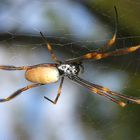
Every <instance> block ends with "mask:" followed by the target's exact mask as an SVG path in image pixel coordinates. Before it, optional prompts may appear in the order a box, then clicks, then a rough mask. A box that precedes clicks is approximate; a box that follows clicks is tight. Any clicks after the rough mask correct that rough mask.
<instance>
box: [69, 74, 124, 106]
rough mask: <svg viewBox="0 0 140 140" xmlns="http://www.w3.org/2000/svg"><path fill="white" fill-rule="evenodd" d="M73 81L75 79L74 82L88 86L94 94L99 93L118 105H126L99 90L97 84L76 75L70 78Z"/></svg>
mask: <svg viewBox="0 0 140 140" xmlns="http://www.w3.org/2000/svg"><path fill="white" fill-rule="evenodd" d="M71 80H73V81H75V82H76V83H78V84H80V85H82V86H84V87H86V88H88V89H89V90H90V91H91V92H92V93H96V94H99V95H101V96H104V97H106V98H108V99H109V100H111V101H113V102H115V103H117V104H118V105H120V106H121V107H124V106H126V103H125V102H123V101H120V100H117V99H116V98H114V97H112V96H110V95H108V94H107V93H106V92H105V91H103V90H101V89H99V88H98V86H95V85H94V84H92V83H90V82H88V81H86V80H83V79H81V78H80V77H78V76H73V77H72V79H71Z"/></svg>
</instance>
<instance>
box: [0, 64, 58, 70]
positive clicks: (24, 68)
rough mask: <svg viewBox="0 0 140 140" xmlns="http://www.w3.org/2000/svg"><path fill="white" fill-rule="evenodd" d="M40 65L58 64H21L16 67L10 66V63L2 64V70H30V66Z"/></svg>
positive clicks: (0, 66)
mask: <svg viewBox="0 0 140 140" xmlns="http://www.w3.org/2000/svg"><path fill="white" fill-rule="evenodd" d="M40 66H56V64H47V63H43V64H37V65H33V66H21V67H16V66H10V65H0V69H1V70H28V69H30V68H35V67H40Z"/></svg>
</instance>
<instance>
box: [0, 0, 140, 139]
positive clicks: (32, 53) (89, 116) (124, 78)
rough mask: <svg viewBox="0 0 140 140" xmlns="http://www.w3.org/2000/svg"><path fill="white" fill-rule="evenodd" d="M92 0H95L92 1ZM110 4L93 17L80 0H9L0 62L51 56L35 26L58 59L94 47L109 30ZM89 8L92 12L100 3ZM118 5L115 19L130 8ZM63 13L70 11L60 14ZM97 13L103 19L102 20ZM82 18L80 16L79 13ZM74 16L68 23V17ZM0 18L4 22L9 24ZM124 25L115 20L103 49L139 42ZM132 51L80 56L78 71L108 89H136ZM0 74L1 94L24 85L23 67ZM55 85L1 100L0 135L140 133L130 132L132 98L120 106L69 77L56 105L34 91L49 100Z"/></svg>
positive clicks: (137, 71)
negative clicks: (112, 42)
mask: <svg viewBox="0 0 140 140" xmlns="http://www.w3.org/2000/svg"><path fill="white" fill-rule="evenodd" d="M7 2H9V1H7ZM100 2H102V1H101V0H100ZM126 3H127V4H128V5H134V4H136V5H140V3H139V1H135V2H134V1H133V2H132V1H130V0H126ZM23 4H24V5H25V6H24V8H23V10H19V8H16V7H20V6H21V5H23ZM115 4H116V3H115V1H114V4H113V5H112V7H110V8H109V9H108V10H107V13H106V14H105V13H103V11H101V16H99V17H98V16H97V15H94V16H93V15H91V12H89V11H87V8H84V7H83V5H82V4H81V3H78V2H77V3H76V2H73V1H68V0H67V1H63V4H62V3H61V4H60V3H59V2H57V1H53V2H51V1H47V2H45V1H43V0H42V1H41V0H40V1H35V2H32V3H28V5H27V2H26V1H23V3H20V2H17V3H14V4H13V6H15V5H16V6H15V7H14V8H11V9H9V11H10V13H12V12H13V15H12V16H11V15H10V17H9V16H8V15H9V13H8V11H7V14H6V15H7V17H8V18H6V21H7V22H3V25H2V26H1V27H2V28H1V32H2V34H1V41H0V44H1V51H0V52H1V56H0V63H1V64H2V65H16V66H22V65H34V64H38V63H53V61H52V60H51V58H50V54H49V53H48V51H47V48H46V47H45V44H44V42H43V40H42V39H41V37H40V34H39V32H40V31H42V32H43V33H44V34H45V36H46V39H47V40H48V41H49V42H50V43H51V45H52V46H53V49H54V52H55V54H56V55H57V56H58V58H60V59H61V60H65V59H68V58H73V57H78V56H80V55H82V54H85V53H87V52H91V51H94V50H95V49H97V48H99V47H100V46H102V45H104V44H105V43H106V42H107V41H108V40H109V39H110V38H111V37H112V35H113V33H114V22H115V18H114V17H113V19H112V16H111V15H109V13H110V12H112V13H113V12H114V9H113V6H114V5H115ZM117 4H118V3H117ZM61 6H62V7H61ZM59 7H60V8H59ZM64 7H65V9H64V11H63V8H64ZM79 7H80V8H79ZM7 8H8V7H7ZM78 8H79V9H78ZM14 9H15V10H14ZM35 9H36V10H35ZM48 9H49V10H48ZM80 9H82V10H80ZM96 9H97V10H99V11H100V8H98V7H97V8H96ZM17 11H18V12H17ZM32 11H36V12H35V13H34V12H32ZM121 11H125V8H123V7H121V8H119V11H118V12H119V21H120V22H121V19H122V18H126V17H127V14H129V15H131V16H132V15H133V13H134V10H133V9H130V10H129V11H128V13H125V12H121ZM16 12H17V15H16V14H15V13H16ZM69 12H70V14H68V13H69ZM88 12H89V13H88ZM29 13H31V14H29ZM77 13H79V14H77ZM28 14H29V15H28ZM41 15H43V16H41ZM81 15H82V16H81ZM74 16H75V17H74ZM78 16H79V17H78ZM102 16H103V18H105V19H106V18H108V20H107V21H106V20H105V21H103V20H102V18H101V17H102ZM114 16H115V14H114ZM66 17H69V19H67V20H66V19H65V18H66ZM83 17H84V20H82V19H83ZM7 19H8V20H7ZM76 20H77V22H76V23H73V22H72V21H76ZM70 21H71V22H70ZM84 21H88V22H89V23H90V24H88V23H84ZM109 21H111V22H109ZM69 22H70V23H69ZM139 22H140V21H138V20H137V21H135V24H136V25H139ZM6 23H10V24H9V25H10V26H8V24H6ZM108 23H109V24H108ZM120 24H121V23H120ZM6 25H7V26H6ZM87 28H88V29H87ZM129 28H130V26H129V25H126V24H125V26H120V25H119V27H118V30H119V31H118V36H117V42H116V44H115V45H114V46H113V47H112V48H111V49H110V51H113V50H116V49H119V48H125V47H130V46H133V45H136V44H139V41H140V35H139V34H138V33H137V34H135V33H134V32H132V33H131V32H129ZM86 29H87V30H86ZM138 30H139V29H138ZM127 31H128V32H127ZM139 52H140V51H138V52H137V53H133V54H129V55H127V56H126V55H125V56H121V57H111V58H107V59H104V60H101V61H92V60H86V61H84V67H85V72H84V73H83V74H81V75H80V77H82V78H84V79H86V80H88V81H90V82H92V83H95V84H99V85H102V86H105V87H108V88H110V89H111V90H114V91H116V92H121V93H123V94H128V95H131V96H139V93H140V89H139V86H140V84H139V83H140V81H139V79H140V57H139ZM0 77H1V80H0V83H2V85H1V92H2V93H1V97H5V96H7V95H9V93H12V92H13V91H15V90H17V89H19V88H21V87H24V86H25V85H27V84H29V83H28V82H27V81H26V80H24V79H23V78H24V73H23V72H18V71H14V72H13V71H12V72H9V71H1V72H0ZM5 83H6V84H5ZM57 88H58V84H52V85H47V86H43V87H41V88H37V89H33V90H31V91H27V92H26V93H27V94H29V95H26V93H23V95H21V96H19V97H17V98H16V99H14V100H13V101H11V103H10V102H9V103H7V104H6V105H5V104H2V106H1V112H0V113H1V114H2V116H1V120H3V121H2V122H1V123H2V124H0V126H1V128H0V137H1V138H2V139H3V138H5V137H6V138H7V139H10V140H11V139H19V138H20V139H22V137H23V138H24V139H25V137H26V138H27V139H33V140H35V139H42V140H44V139H46V138H48V139H57V140H59V139H61V140H63V139H70V140H75V139H82V140H86V139H91V140H92V139H95V140H96V139H97V140H100V139H115V138H116V139H128V140H129V139H130V140H131V139H132V138H133V139H139V138H140V136H139V133H138V130H139V126H138V124H139V117H138V116H139V106H137V105H132V106H129V107H128V108H124V109H121V108H119V107H118V106H117V105H116V104H113V103H112V102H109V101H108V100H106V99H104V98H103V97H100V96H98V95H94V94H91V92H89V91H87V89H85V88H83V87H79V86H78V85H76V84H75V83H72V82H71V81H69V80H68V81H67V80H66V81H65V82H64V86H63V91H62V96H61V97H60V99H59V102H58V104H57V105H56V106H54V105H52V104H50V103H48V102H45V101H44V99H43V98H42V96H43V95H45V96H47V97H50V98H51V99H54V98H55V96H56V92H57ZM46 92H47V93H46ZM30 93H31V94H30ZM32 93H40V94H39V95H38V94H36V95H34V94H32ZM17 105H18V106H17ZM5 106H6V107H5ZM6 110H8V111H6ZM13 110H15V112H16V113H14V112H13ZM19 114H20V118H19ZM5 116H7V117H5ZM56 118H57V119H56ZM25 122H27V123H25ZM4 126H6V127H4ZM60 126H61V127H60ZM136 126H137V127H136ZM131 128H132V129H133V130H131ZM2 129H3V131H2ZM36 132H37V133H36ZM110 133H111V134H110ZM7 134H8V135H7Z"/></svg>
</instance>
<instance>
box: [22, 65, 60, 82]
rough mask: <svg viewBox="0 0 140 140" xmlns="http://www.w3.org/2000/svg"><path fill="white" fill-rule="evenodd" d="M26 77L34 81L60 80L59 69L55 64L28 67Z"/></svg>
mask: <svg viewBox="0 0 140 140" xmlns="http://www.w3.org/2000/svg"><path fill="white" fill-rule="evenodd" d="M25 77H26V79H27V80H28V81H31V82H33V83H40V84H49V83H54V82H57V81H58V80H59V71H58V69H57V68H56V67H54V66H39V67H35V68H31V69H28V70H27V71H26V73H25Z"/></svg>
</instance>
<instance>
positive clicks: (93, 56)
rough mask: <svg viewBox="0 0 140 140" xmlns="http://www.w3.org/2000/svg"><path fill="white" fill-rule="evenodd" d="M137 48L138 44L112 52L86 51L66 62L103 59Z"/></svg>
mask: <svg viewBox="0 0 140 140" xmlns="http://www.w3.org/2000/svg"><path fill="white" fill-rule="evenodd" d="M138 49H140V45H137V46H131V47H129V48H123V49H118V50H116V51H112V52H90V53H87V54H85V55H82V56H80V57H76V58H72V59H68V60H66V62H67V63H72V62H78V61H82V60H84V59H94V60H99V59H103V58H106V57H109V56H117V55H125V54H128V53H131V52H134V51H136V50H138Z"/></svg>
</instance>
